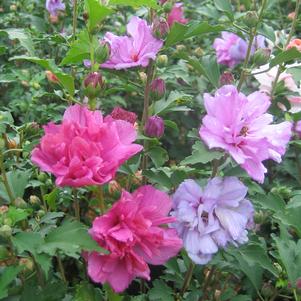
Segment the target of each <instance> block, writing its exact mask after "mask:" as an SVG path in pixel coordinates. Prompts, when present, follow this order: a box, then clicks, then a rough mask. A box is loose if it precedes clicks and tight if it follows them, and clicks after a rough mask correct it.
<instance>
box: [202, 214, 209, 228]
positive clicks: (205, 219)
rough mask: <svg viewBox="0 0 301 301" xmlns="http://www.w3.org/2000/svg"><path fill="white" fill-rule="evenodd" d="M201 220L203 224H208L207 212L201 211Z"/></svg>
mask: <svg viewBox="0 0 301 301" xmlns="http://www.w3.org/2000/svg"><path fill="white" fill-rule="evenodd" d="M201 218H202V221H203V222H204V224H206V225H207V224H208V219H209V214H208V212H206V211H203V212H202V214H201Z"/></svg>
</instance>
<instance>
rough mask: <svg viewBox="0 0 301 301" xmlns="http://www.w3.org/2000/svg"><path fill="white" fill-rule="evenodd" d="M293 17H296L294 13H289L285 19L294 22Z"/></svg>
mask: <svg viewBox="0 0 301 301" xmlns="http://www.w3.org/2000/svg"><path fill="white" fill-rule="evenodd" d="M295 16H296V13H295V12H294V11H293V12H291V13H289V14H288V15H287V17H288V19H289V20H294V19H295Z"/></svg>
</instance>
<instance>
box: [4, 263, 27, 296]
mask: <svg viewBox="0 0 301 301" xmlns="http://www.w3.org/2000/svg"><path fill="white" fill-rule="evenodd" d="M21 270H22V267H20V266H9V267H7V268H5V269H4V271H3V272H2V273H1V274H0V299H3V298H5V297H7V295H8V286H9V284H10V283H11V282H12V281H13V280H14V279H15V278H16V276H17V275H18V273H19V272H20V271H21Z"/></svg>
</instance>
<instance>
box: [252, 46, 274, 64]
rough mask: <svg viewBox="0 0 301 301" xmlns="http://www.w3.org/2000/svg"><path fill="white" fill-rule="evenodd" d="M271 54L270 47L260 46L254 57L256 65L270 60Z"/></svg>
mask: <svg viewBox="0 0 301 301" xmlns="http://www.w3.org/2000/svg"><path fill="white" fill-rule="evenodd" d="M270 55H271V50H270V49H269V48H258V49H257V50H256V51H255V53H254V55H253V57H252V61H253V63H254V64H256V66H261V65H264V64H266V63H267V62H268V60H269V58H270Z"/></svg>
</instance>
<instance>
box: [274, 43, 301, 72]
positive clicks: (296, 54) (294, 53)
mask: <svg viewBox="0 0 301 301" xmlns="http://www.w3.org/2000/svg"><path fill="white" fill-rule="evenodd" d="M296 59H301V52H300V51H298V50H297V49H296V48H295V47H293V48H291V49H288V50H286V51H283V52H281V53H279V54H278V55H276V56H275V57H274V58H273V59H272V60H271V62H270V68H272V67H274V66H277V65H281V64H283V63H287V62H290V61H293V60H296Z"/></svg>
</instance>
